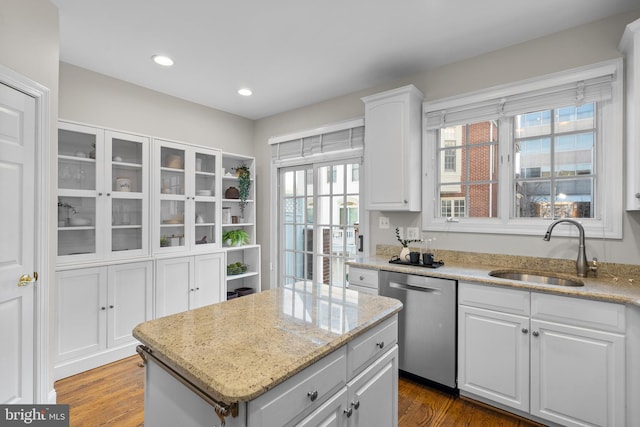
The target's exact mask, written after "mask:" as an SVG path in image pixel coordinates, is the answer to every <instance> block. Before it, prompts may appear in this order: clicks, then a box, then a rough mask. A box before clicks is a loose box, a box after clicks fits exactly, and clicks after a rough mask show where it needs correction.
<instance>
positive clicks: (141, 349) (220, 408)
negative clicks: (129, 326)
mask: <svg viewBox="0 0 640 427" xmlns="http://www.w3.org/2000/svg"><path fill="white" fill-rule="evenodd" d="M136 352H137V353H138V354H139V355H140V357H141V358H142V362H143V363H144V364H146V363H147V359H148V358H151V359H153V360H154V362H156V363H157V364H158V366H160V367H161V368H162V369H164V370H165V371H166V372H167V373H168V374H169V375H171V376H172V377H174V378H175V379H176V380H178V381H180V383H182V384H183V385H184V386H185V387H187V388H188V389H189V390H191V391H193V392H194V393H196V394H197V395H198V396H200V397H201V398H202V399H203V400H204V401H205V402H207V403H208V404H209V405H211V406H212V407H213V409H214V410H215V412H216V414H217V415H218V417H219V418H220V421H221V422H222V424H221V425H222V426H224V425H225V418H226V417H228V416H229V415H231V416H232V417H237V416H238V403H237V402H236V403H225V402H220V401H217V400H215V399H214V398H212V397H211V396H209V395H208V394H207V393H205V392H204V391H203V390H202V389H200V388H199V387H198V386H196V385H195V384H193V383H192V382H191V381H189V380H187V379H186V378H184V377H183V376H182V375H180V374H178V373H177V372H176V371H174V370H173V369H171V368H170V367H169V366H168V365H167V364H166V363H164V362H163V361H162V360H160V359H159V358H158V357H157V356H156V355H154V354H153V351H152V350H151V349H150V348H149V347H147V346H144V345H138V346H137V347H136Z"/></svg>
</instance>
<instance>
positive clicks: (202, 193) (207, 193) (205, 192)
mask: <svg viewBox="0 0 640 427" xmlns="http://www.w3.org/2000/svg"><path fill="white" fill-rule="evenodd" d="M196 195H198V196H210V195H211V190H198V191H196Z"/></svg>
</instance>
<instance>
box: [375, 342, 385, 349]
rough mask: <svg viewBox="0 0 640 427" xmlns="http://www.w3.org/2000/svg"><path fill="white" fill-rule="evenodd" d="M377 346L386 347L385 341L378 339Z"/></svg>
mask: <svg viewBox="0 0 640 427" xmlns="http://www.w3.org/2000/svg"><path fill="white" fill-rule="evenodd" d="M376 347H379V348H383V347H384V341H378V342H377V343H376Z"/></svg>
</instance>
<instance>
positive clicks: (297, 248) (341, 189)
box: [269, 119, 365, 286]
mask: <svg viewBox="0 0 640 427" xmlns="http://www.w3.org/2000/svg"><path fill="white" fill-rule="evenodd" d="M269 143H270V144H271V146H272V174H273V175H272V178H273V182H276V183H277V184H278V185H277V187H276V189H274V190H273V192H272V194H277V197H275V198H274V199H273V200H272V202H273V203H274V204H272V213H274V212H275V215H274V218H277V223H276V224H274V227H273V230H276V232H277V234H275V233H274V235H273V236H272V237H273V238H272V246H271V257H272V258H271V259H273V260H275V261H277V262H276V263H275V264H276V270H275V271H274V273H273V276H272V280H275V282H277V283H280V284H289V283H301V282H306V281H311V282H314V283H325V284H330V285H332V286H344V284H345V276H346V275H345V263H346V261H348V260H351V259H354V258H355V257H356V256H357V254H358V249H359V244H360V240H359V235H360V231H359V230H360V229H361V228H360V227H361V224H362V223H363V222H364V221H365V218H364V215H363V214H362V213H363V212H362V210H363V209H364V208H363V204H362V203H361V196H360V182H359V181H360V166H361V162H362V154H363V146H364V122H363V120H361V119H359V120H354V121H349V122H343V123H338V124H335V125H329V126H327V127H324V128H321V129H314V130H311V131H307V132H302V133H300V134H293V135H286V136H282V137H275V138H271V139H270V140H269ZM272 232H273V231H272Z"/></svg>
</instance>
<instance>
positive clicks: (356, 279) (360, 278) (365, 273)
mask: <svg viewBox="0 0 640 427" xmlns="http://www.w3.org/2000/svg"><path fill="white" fill-rule="evenodd" d="M349 284H350V285H359V286H364V287H367V288H375V289H378V270H371V269H368V268H359V267H349Z"/></svg>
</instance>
